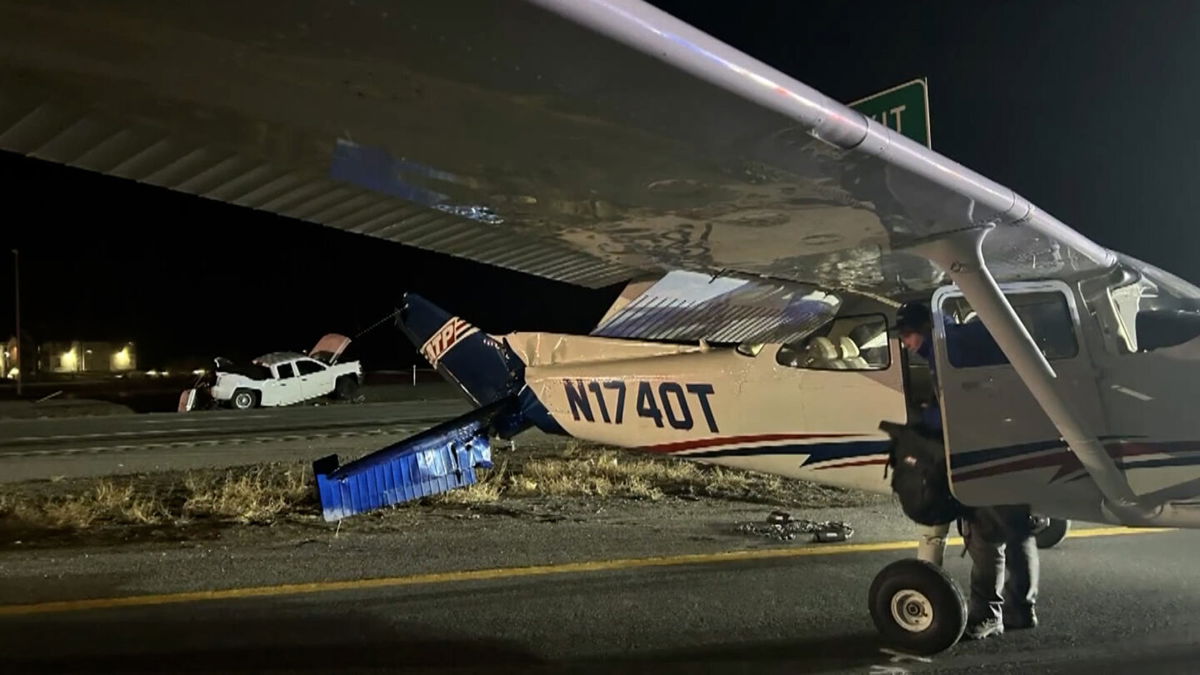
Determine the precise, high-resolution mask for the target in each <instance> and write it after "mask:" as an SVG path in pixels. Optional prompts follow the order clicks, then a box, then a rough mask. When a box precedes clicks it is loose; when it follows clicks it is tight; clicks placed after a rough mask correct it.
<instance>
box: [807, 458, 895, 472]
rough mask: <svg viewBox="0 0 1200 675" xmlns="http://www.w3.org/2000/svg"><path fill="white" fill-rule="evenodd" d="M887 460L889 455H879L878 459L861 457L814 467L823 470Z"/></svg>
mask: <svg viewBox="0 0 1200 675" xmlns="http://www.w3.org/2000/svg"><path fill="white" fill-rule="evenodd" d="M887 461H888V460H887V457H878V458H876V459H861V460H859V461H857V462H846V463H844V464H824V465H822V466H814V467H813V469H815V470H817V471H821V470H824V469H842V468H845V467H848V466H872V465H879V464H887Z"/></svg>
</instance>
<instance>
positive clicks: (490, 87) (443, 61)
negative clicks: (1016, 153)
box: [0, 0, 1113, 294]
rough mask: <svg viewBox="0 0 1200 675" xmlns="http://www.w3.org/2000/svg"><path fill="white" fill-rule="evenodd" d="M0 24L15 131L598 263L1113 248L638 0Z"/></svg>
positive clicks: (4, 8) (196, 177)
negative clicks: (956, 233)
mask: <svg viewBox="0 0 1200 675" xmlns="http://www.w3.org/2000/svg"><path fill="white" fill-rule="evenodd" d="M0 45H2V47H0V49H2V50H3V52H4V58H3V59H0V148H2V149H4V150H9V151H13V152H18V153H23V154H26V155H29V156H33V157H38V158H42V159H46V160H51V161H55V162H61V163H64V164H69V165H72V166H76V167H82V168H84V169H90V170H93V171H98V172H101V173H105V174H110V175H114V176H121V177H125V178H128V179H132V180H136V181H141V182H144V183H149V184H153V185H158V186H162V187H165V188H170V189H173V190H179V191H182V192H187V193H191V194H195V195H200V196H203V197H207V198H211V199H216V200H219V201H223V202H228V203H232V204H239V205H242V206H247V207H250V208H254V209H261V210H264V211H269V212H273V213H277V214H280V215H284V216H288V217H292V218H298V219H301V220H306V221H311V222H315V223H320V224H322V225H326V226H329V227H335V228H339V229H342V230H346V231H349V232H356V233H361V234H365V235H370V236H374V237H379V238H381V239H386V240H390V241H395V242H400V243H403V244H408V245H411V246H417V247H421V248H425V249H429V250H433V251H439V252H443V253H448V254H452V255H456V256H461V257H464V258H469V259H472V260H477V261H481V262H484V263H489V264H493V265H498V266H501V267H507V268H510V269H514V270H519V271H522V272H527V273H531V274H536V275H541V276H543V277H547V278H550V279H557V280H561V281H565V282H570V283H575V284H580V285H586V286H601V285H606V284H610V283H614V282H617V281H621V280H626V279H630V278H633V277H637V276H643V275H646V274H659V275H661V273H663V272H666V271H669V270H677V269H678V270H690V271H695V272H705V273H709V274H715V273H719V272H722V271H725V272H738V273H742V274H743V275H763V276H769V277H772V278H775V279H778V280H781V281H794V282H807V283H821V284H826V285H832V286H835V287H845V288H853V289H858V290H865V291H871V292H876V293H883V294H892V293H898V292H903V291H906V290H914V289H916V290H920V289H928V288H930V287H932V286H934V285H937V284H939V283H940V282H941V281H942V277H941V273H940V272H938V271H937V270H935V269H934V268H933V267H932V266H931V265H930V264H929V263H928V262H927V261H926V260H925V259H924V258H921V257H919V256H915V255H911V254H908V253H905V252H904V249H905V248H906V247H907V246H909V245H911V244H913V243H914V242H918V241H920V240H922V239H923V238H926V237H929V236H931V235H935V234H939V233H944V232H948V231H953V230H958V229H963V228H972V227H994V228H995V229H994V231H993V232H992V234H991V235H990V236H989V237H988V238H987V240H986V243H985V256H986V259H987V261H988V263H989V267H990V268H991V269H992V271H993V273H994V274H995V275H996V277H997V278H998V279H1000V280H1002V281H1003V280H1014V279H1020V278H1025V277H1033V276H1038V277H1045V276H1049V275H1069V274H1071V273H1072V272H1074V271H1081V270H1086V269H1092V268H1095V267H1096V266H1102V265H1108V264H1110V263H1111V261H1112V260H1113V258H1112V255H1111V254H1110V253H1109V252H1108V251H1107V250H1105V249H1104V248H1102V247H1100V246H1098V245H1096V244H1094V243H1092V242H1090V241H1088V240H1087V239H1086V238H1084V237H1082V236H1081V235H1079V234H1078V233H1076V232H1074V231H1072V230H1071V229H1069V228H1067V227H1066V226H1064V225H1063V224H1062V223H1060V222H1059V221H1057V220H1055V219H1054V218H1052V217H1051V216H1049V215H1048V214H1046V213H1045V212H1044V211H1041V210H1039V209H1037V208H1035V207H1034V206H1033V205H1032V204H1030V203H1029V202H1028V201H1026V200H1025V199H1023V198H1021V197H1019V196H1018V195H1016V194H1015V193H1014V192H1013V191H1012V190H1010V189H1008V188H1006V187H1004V186H1001V185H998V184H996V183H994V182H992V181H990V180H988V179H986V178H984V177H982V176H979V175H978V174H975V173H973V172H972V171H970V170H968V169H966V168H964V167H962V166H960V165H958V164H956V163H954V162H952V161H951V160H949V159H946V158H945V157H942V156H941V155H939V154H937V153H935V152H932V151H930V150H928V149H926V148H924V147H922V146H919V145H917V144H915V143H913V142H911V141H909V140H908V139H905V138H903V137H901V136H899V135H898V134H894V133H892V132H891V131H889V130H887V129H886V128H883V127H882V126H880V125H878V124H877V123H875V122H874V121H871V120H868V119H866V118H865V117H864V116H862V115H861V114H859V113H856V112H854V111H852V110H850V109H849V108H847V107H845V106H843V105H841V104H840V103H837V102H835V101H832V100H830V99H829V98H828V97H826V96H824V95H822V94H820V93H819V92H817V91H815V90H813V89H811V88H809V87H807V86H806V85H804V84H802V83H800V82H798V81H797V80H795V79H793V78H791V77H789V76H787V75H785V74H783V73H781V72H779V71H777V70H775V69H773V68H771V67H769V66H767V65H765V64H763V63H761V62H758V61H756V60H754V59H752V58H750V57H748V56H746V55H745V54H742V53H740V52H738V51H736V50H734V49H732V48H730V47H728V46H726V45H724V44H722V43H720V42H718V41H717V40H715V39H713V38H712V37H710V36H708V35H705V34H703V33H701V32H699V31H697V30H695V29H693V28H691V27H690V26H688V25H686V24H684V23H682V22H680V21H678V20H676V19H674V18H672V17H670V16H668V15H666V14H664V13H662V12H660V11H658V10H656V9H654V8H652V7H650V6H648V5H645V4H643V3H641V2H637V1H636V0H537V1H536V2H532V3H529V2H518V1H516V0H509V1H498V0H447V1H443V2H437V3H433V2H414V3H388V2H377V1H370V0H360V1H358V2H351V3H342V4H336V5H334V4H330V3H324V2H314V1H311V0H308V1H297V0H289V1H288V2H267V1H264V2H233V1H231V0H211V1H209V2H204V3H162V2H151V1H149V0H143V1H136V0H114V1H113V2H105V3H27V2H23V1H21V0H0ZM831 58H834V57H833V56H832V55H831ZM845 58H852V57H845ZM63 197H64V198H69V197H70V195H63ZM165 227H169V225H166V226H165Z"/></svg>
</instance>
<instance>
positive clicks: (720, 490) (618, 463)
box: [0, 442, 862, 531]
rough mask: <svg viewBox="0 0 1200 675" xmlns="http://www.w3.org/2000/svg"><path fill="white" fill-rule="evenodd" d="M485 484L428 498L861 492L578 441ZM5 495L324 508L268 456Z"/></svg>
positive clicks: (813, 498)
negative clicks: (243, 463) (252, 462)
mask: <svg viewBox="0 0 1200 675" xmlns="http://www.w3.org/2000/svg"><path fill="white" fill-rule="evenodd" d="M510 460H511V464H512V466H513V467H514V468H510V464H509V463H508V462H506V463H504V464H502V465H501V466H499V467H498V468H496V469H492V470H481V471H480V480H479V482H478V483H476V484H474V485H471V486H468V487H466V488H461V489H458V490H452V491H450V492H447V493H444V494H441V495H437V496H435V497H433V498H430V499H426V500H422V501H421V502H419V503H420V504H427V505H434V506H450V507H463V506H466V507H474V506H482V505H488V504H493V503H496V502H499V501H502V500H504V499H506V498H527V497H551V498H600V499H603V498H623V499H638V500H651V501H657V500H660V499H663V498H664V497H670V496H675V497H687V498H704V497H708V498H716V499H725V500H736V501H750V502H760V503H773V504H782V505H790V506H832V505H839V506H849V505H853V504H856V503H858V502H860V501H861V500H862V496H860V495H858V493H854V492H850V491H846V490H839V489H836V488H824V487H820V486H816V485H812V484H809V483H804V482H801V481H791V480H787V479H783V478H779V477H777V476H768V475H764V474H756V473H751V472H745V471H738V470H732V469H723V468H720V467H711V466H706V465H700V464H694V463H690V462H684V461H680V460H674V459H668V458H660V457H654V456H650V455H644V454H637V453H633V452H626V451H617V450H612V449H608V448H602V447H598V446H590V445H586V444H582V443H577V442H572V443H568V444H567V445H566V447H565V448H562V449H559V450H558V451H552V452H547V451H545V450H543V451H540V452H534V453H532V454H529V455H525V456H520V455H510ZM31 485H32V487H29V486H27V487H26V488H25V489H18V490H14V491H6V492H5V493H3V494H0V528H5V527H7V528H10V529H12V530H15V531H26V530H34V531H80V530H90V529H95V528H98V527H101V528H102V527H104V526H146V527H152V528H160V529H161V528H184V527H188V526H192V525H214V524H216V525H228V524H271V523H273V522H276V521H278V520H280V519H285V518H302V519H303V518H307V519H312V518H313V517H314V516H315V515H316V514H317V512H318V510H319V508H318V505H317V499H316V495H315V487H314V481H313V477H312V470H311V468H310V467H309V466H308V465H307V464H263V465H256V466H250V467H242V468H236V469H229V470H200V471H188V472H178V473H168V474H152V475H149V476H135V477H129V478H114V479H100V480H94V479H75V480H66V481H60V482H53V483H43V484H40V485H41V487H37V484H31Z"/></svg>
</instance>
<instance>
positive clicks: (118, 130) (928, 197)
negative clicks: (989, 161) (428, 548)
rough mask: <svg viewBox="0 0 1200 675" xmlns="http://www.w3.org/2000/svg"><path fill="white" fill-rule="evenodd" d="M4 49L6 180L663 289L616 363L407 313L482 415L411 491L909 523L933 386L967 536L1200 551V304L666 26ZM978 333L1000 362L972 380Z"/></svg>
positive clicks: (279, 11)
mask: <svg viewBox="0 0 1200 675" xmlns="http://www.w3.org/2000/svg"><path fill="white" fill-rule="evenodd" d="M0 40H2V41H3V43H4V44H5V45H7V46H8V47H9V49H8V52H7V54H8V56H7V58H6V59H5V61H4V62H3V63H2V64H0V92H3V95H2V96H0V148H3V149H4V150H8V151H11V152H18V153H23V154H26V155H29V156H32V157H38V158H42V159H46V160H50V161H56V162H61V163H64V164H68V165H72V166H76V167H81V168H85V169H90V170H93V171H98V172H101V173H105V174H109V175H113V176H119V177H124V178H128V179H132V180H137V181H142V182H145V183H149V184H152V185H158V186H162V187H166V188H170V189H174V190H179V191H183V192H187V193H190V194H195V195H201V196H204V197H206V198H210V199H215V200H219V201H223V202H227V203H231V204H238V205H242V206H246V207H249V208H255V209H260V210H264V211H268V212H272V213H276V214H279V215H283V216H287V217H291V218H298V219H302V220H307V221H310V222H314V223H318V224H321V225H325V226H328V227H333V228H338V229H342V230H345V231H349V232H355V233H359V234H363V235H366V236H373V237H377V238H380V239H383V240H388V241H393V242H399V243H404V244H408V245H412V246H418V247H422V248H425V249H428V250H432V251H439V252H442V253H447V254H450V255H456V256H460V257H464V258H468V259H472V260H476V261H479V262H483V263H487V264H491V265H497V266H501V267H505V268H508V269H513V270H518V271H522V272H526V273H529V274H534V275H539V276H542V277H545V278H547V279H553V280H557V281H561V282H566V283H571V284H576V285H581V286H589V287H601V286H607V285H610V284H614V283H618V282H629V281H631V280H632V281H634V282H636V283H634V284H632V285H630V286H628V287H627V291H626V293H624V294H623V297H622V300H621V301H619V302H618V303H617V305H620V306H614V308H613V310H612V311H611V312H610V314H609V316H607V317H605V319H604V320H603V321H602V322H601V324H600V325H599V326H598V327H597V330H596V331H594V334H593V335H590V336H562V335H553V334H545V333H517V334H512V335H508V336H494V337H493V336H489V335H486V334H483V333H481V332H479V331H478V330H477V329H475V328H474V327H472V326H471V325H470V324H468V323H466V322H465V321H463V320H461V319H459V318H456V317H454V316H452V315H450V314H448V313H444V312H441V311H440V310H437V309H436V308H434V307H432V306H430V305H429V304H428V303H426V302H423V301H422V300H421V299H419V298H416V297H409V298H408V299H407V305H406V311H405V316H404V318H403V320H402V327H403V328H404V329H405V330H406V331H408V332H409V334H410V335H412V336H414V337H415V338H416V339H417V341H418V342H419V344H420V345H421V349H422V351H423V353H425V354H426V356H427V357H429V360H430V361H431V362H433V363H435V364H437V366H438V368H439V369H441V370H443V372H444V373H446V374H448V375H449V376H450V377H452V378H455V379H456V381H458V382H460V383H461V384H462V386H463V389H464V391H465V392H466V393H468V394H469V395H470V396H472V398H473V399H474V400H475V401H476V402H477V403H479V404H480V407H479V408H478V409H477V410H475V411H473V412H472V413H469V414H468V415H467V416H465V417H464V418H461V419H458V420H452V421H450V422H448V423H446V424H443V425H439V426H438V427H435V428H433V429H431V430H429V431H427V432H424V433H422V434H419V435H418V436H417V437H414V438H413V439H410V441H408V442H406V443H405V444H404V446H403V448H402V449H404V450H405V452H409V453H410V455H411V451H413V450H419V451H420V452H426V451H428V452H434V451H435V450H439V449H446V448H450V449H452V450H453V452H452V453H451V455H450V456H449V460H448V463H446V462H442V461H441V460H439V461H438V462H434V463H432V464H431V463H430V462H428V461H426V462H425V463H424V464H422V465H421V466H417V467H416V469H417V470H418V473H420V472H421V471H426V472H431V473H433V474H437V478H438V480H440V481H442V483H443V484H444V485H443V486H442V487H446V486H448V485H450V483H451V482H453V481H452V479H456V478H455V477H457V476H461V475H467V474H469V473H470V472H471V471H473V468H474V466H476V465H482V464H485V463H486V461H487V442H488V439H489V438H490V437H491V436H493V435H499V436H507V435H511V434H513V433H517V432H519V431H520V430H521V429H522V428H526V427H528V426H537V427H540V428H544V429H561V430H563V431H566V432H568V433H571V434H573V435H578V436H581V437H584V438H590V439H595V440H599V441H603V442H606V443H612V444H618V445H625V446H629V447H637V448H645V449H649V450H651V451H655V452H661V453H669V454H672V455H674V456H681V457H688V458H690V459H704V460H707V461H719V462H722V463H725V464H728V465H730V466H742V467H747V468H755V469H759V470H766V471H772V472H775V473H780V474H782V475H787V476H796V477H803V478H805V479H808V480H814V481H821V482H829V483H831V484H836V485H853V486H857V487H866V488H868V489H880V490H882V489H886V483H884V479H883V472H882V468H883V466H884V462H885V461H886V450H885V447H886V446H885V443H886V442H887V437H886V435H885V434H883V433H880V431H879V426H880V423H881V422H887V421H892V422H901V423H902V422H905V421H906V420H907V419H908V418H909V408H910V407H911V405H912V403H914V402H916V401H917V399H918V398H919V397H920V389H921V387H923V386H924V387H928V388H930V389H931V390H934V391H936V392H937V397H936V398H937V401H938V404H939V405H940V407H941V413H942V419H943V422H944V460H945V464H946V466H947V467H948V468H947V471H946V479H947V483H948V486H949V488H950V489H951V490H952V491H953V493H954V495H955V496H956V497H957V498H958V500H959V501H961V502H962V503H964V504H967V505H970V506H984V505H997V504H1029V505H1031V506H1032V507H1033V508H1034V509H1035V510H1036V511H1037V512H1039V513H1041V514H1044V515H1045V516H1048V517H1053V518H1060V519H1078V520H1085V521H1095V522H1109V523H1115V524H1121V525H1129V526H1168V527H1182V528H1197V527H1200V428H1198V427H1197V421H1196V418H1195V417H1194V416H1193V414H1192V411H1191V409H1190V404H1191V402H1192V401H1194V400H1195V399H1196V393H1197V389H1198V387H1200V385H1198V384H1197V382H1198V378H1197V375H1200V340H1198V339H1197V338H1198V337H1200V289H1197V288H1196V287H1195V286H1192V285H1191V284H1189V283H1187V282H1185V281H1183V280H1181V279H1179V278H1178V277H1176V276H1174V275H1171V274H1169V273H1167V272H1164V271H1162V270H1159V269H1157V268H1155V267H1153V266H1151V265H1148V264H1145V263H1143V262H1140V261H1138V260H1135V259H1133V258H1130V257H1128V256H1124V255H1121V254H1119V253H1116V252H1113V251H1110V250H1108V249H1107V248H1105V247H1103V246H1101V245H1099V244H1097V243H1095V242H1093V241H1090V240H1089V239H1087V238H1086V237H1084V236H1083V235H1081V234H1080V233H1078V232H1076V231H1075V230H1072V229H1071V228H1069V227H1068V226H1067V225H1065V224H1064V223H1062V222H1060V221H1058V220H1057V219H1055V218H1054V217H1053V216H1051V215H1049V214H1048V213H1047V212H1046V211H1043V210H1041V209H1040V208H1038V207H1036V206H1035V205H1033V204H1032V203H1030V202H1029V201H1028V200H1027V199H1025V198H1023V197H1021V196H1020V195H1019V194H1017V193H1016V192H1015V191H1013V190H1012V189H1010V188H1008V187H1005V186H1003V185H1000V184H998V183H996V182H994V181H992V180H989V179H987V178H985V177H983V176H981V175H979V174H977V173H975V172H973V171H971V170H970V169H968V168H966V167H964V166H962V165H960V164H957V163H955V162H954V161H952V160H950V159H948V158H946V157H944V156H942V155H940V154H938V153H936V152H934V151H932V150H931V149H929V148H926V147H923V146H921V145H919V144H917V143H915V142H913V141H911V140H910V139H907V138H905V137H903V136H902V135H900V134H899V133H896V132H895V131H893V130H891V129H889V128H887V127H886V126H885V125H883V124H882V123H881V122H880V121H878V120H875V119H871V118H869V117H867V116H865V115H863V114H861V113H859V112H856V111H854V110H852V109H851V108H848V107H846V106H844V105H842V104H841V103H839V102H837V101H834V100H832V99H830V98H829V97H828V96H825V95H824V94H822V93H820V92H818V91H816V90H814V89H813V88H811V87H809V86H807V85H805V84H803V83H802V82H799V81H797V80H796V79H794V78H792V77H790V76H788V75H786V74H784V73H782V72H780V71H778V70H776V69H774V68H772V67H770V66H768V65H766V64H764V63H762V62H760V61H757V60H755V59H753V58H751V57H749V56H747V55H746V54H743V53H741V52H739V51H737V50H736V49H733V48H732V47H730V46H728V45H725V44H723V43H721V42H720V41H718V40H716V39H714V38H713V37H711V36H709V35H706V34H704V33H703V32H701V31H699V30H697V29H695V28H693V27H691V26H689V25H687V24H685V23H684V22H681V21H679V20H677V19H675V18H674V17H672V16H670V15H668V14H666V13H664V12H662V11H660V10H658V9H656V8H654V7H651V6H650V5H647V4H645V3H643V2H640V1H639V0H531V1H529V2H520V1H517V0H507V1H484V0H461V1H458V2H451V1H447V2H439V3H408V4H406V5H405V6H404V7H403V8H402V9H400V8H397V10H396V11H391V9H390V8H386V7H381V6H379V5H377V4H374V3H358V4H355V5H350V6H339V7H337V8H327V9H323V10H322V9H321V8H317V9H313V8H312V7H310V6H308V5H305V4H302V3H292V2H259V3H252V4H247V3H244V2H234V1H233V0H210V2H206V3H203V4H193V5H188V4H187V3H182V4H181V3H156V2H142V3H138V2H128V3H119V4H105V5H89V6H86V7H83V8H60V7H56V6H46V5H41V4H37V3H25V2H20V1H19V0H0ZM830 58H831V59H833V58H848V57H838V56H837V55H835V54H831V55H830ZM646 280H648V281H646ZM702 282H703V283H702ZM910 300H923V301H927V302H928V303H929V305H930V307H931V308H932V312H933V316H934V321H933V330H934V339H935V343H936V344H935V358H936V366H937V368H936V371H937V377H936V378H934V379H935V381H932V382H929V383H928V384H927V385H921V384H919V383H918V382H917V378H915V377H914V378H909V379H908V380H907V381H906V377H908V376H907V373H908V372H909V369H908V368H905V367H904V365H905V360H906V357H905V355H904V354H903V353H902V352H900V350H899V348H898V347H897V345H896V343H895V341H894V340H892V339H890V337H889V335H888V332H887V330H886V327H887V325H888V319H889V317H890V313H891V311H892V308H894V307H895V306H896V303H897V302H899V301H910ZM973 322H981V323H982V325H983V326H984V327H985V328H986V332H987V334H988V335H989V336H990V339H991V340H992V341H993V342H994V344H995V347H996V349H995V350H994V353H993V354H992V355H991V357H990V358H985V359H979V358H978V354H975V355H974V356H971V355H970V354H969V353H967V352H969V351H970V350H962V349H960V348H959V347H960V346H961V340H962V339H963V338H962V336H963V335H966V334H967V333H970V332H973V333H977V331H967V330H963V329H962V327H964V326H969V325H970V324H971V323H973ZM460 361H461V362H462V367H460V365H459V362H460ZM914 372H916V371H914ZM805 391H809V392H815V391H821V392H838V395H829V396H805V395H804V394H803V392H805ZM750 403H753V408H754V410H755V411H756V412H755V413H754V414H749V413H748V412H747V411H748V410H750V408H751V406H750V405H749V404H750ZM397 452H398V449H396V448H392V449H389V450H385V451H383V452H380V453H375V454H374V455H371V456H369V457H367V458H364V459H362V460H359V461H357V462H351V463H349V464H346V465H345V466H337V462H336V459H334V460H333V461H332V462H329V461H324V462H319V463H318V466H317V467H315V468H316V469H317V473H318V478H319V482H321V484H322V501H323V503H324V504H325V506H326V513H327V514H328V513H330V510H331V509H333V510H334V511H337V510H338V509H345V510H346V511H345V512H347V513H350V512H355V511H357V510H363V509H365V508H370V507H372V506H378V505H381V504H385V503H388V500H389V499H393V500H394V499H397V498H399V496H398V493H397V494H389V490H390V488H387V487H386V486H385V487H384V488H380V487H378V485H376V487H371V486H370V483H371V480H374V479H375V478H380V479H382V478H383V477H384V476H385V475H387V474H388V473H389V472H391V471H392V470H394V469H396V467H395V466H394V462H396V461H399V460H400V459H401V457H400V455H399V454H397ZM410 455H406V456H410ZM422 456H424V455H422ZM435 465H436V466H435ZM449 469H453V470H449ZM438 471H440V472H441V473H438ZM439 489H440V488H439ZM393 492H394V491H393ZM871 613H872V617H873V619H874V620H875V623H876V626H877V627H878V628H879V630H880V631H881V633H882V634H883V635H884V637H885V638H886V639H887V640H888V641H889V642H892V643H894V644H895V645H897V646H899V647H901V648H903V649H906V650H908V651H912V652H918V653H925V654H928V653H934V652H937V651H940V650H942V649H945V648H948V647H949V646H951V645H953V644H954V643H955V642H956V641H957V640H958V639H959V637H960V636H961V635H962V632H963V629H964V626H965V622H966V616H965V608H964V607H963V603H962V598H961V593H960V592H959V591H958V590H957V586H956V585H955V582H954V581H953V579H951V578H950V577H949V576H947V575H946V574H945V573H944V572H943V571H942V570H941V569H940V566H938V565H937V564H936V563H934V562H930V561H927V560H903V561H897V562H896V563H893V564H892V565H889V566H888V567H887V568H885V569H884V570H883V571H882V572H881V573H880V574H879V576H878V577H877V578H876V580H875V583H874V584H872V597H871Z"/></svg>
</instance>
